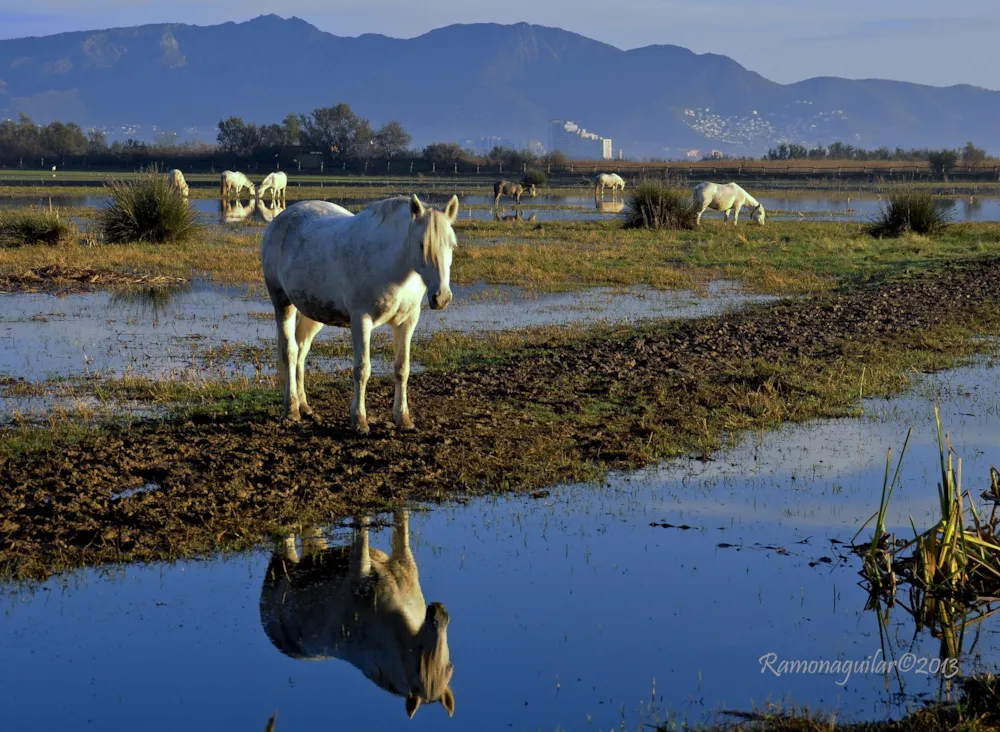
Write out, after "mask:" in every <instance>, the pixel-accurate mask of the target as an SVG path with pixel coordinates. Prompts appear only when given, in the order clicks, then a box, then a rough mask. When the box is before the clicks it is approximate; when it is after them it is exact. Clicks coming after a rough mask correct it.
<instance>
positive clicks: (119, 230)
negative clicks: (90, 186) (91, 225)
mask: <svg viewBox="0 0 1000 732" xmlns="http://www.w3.org/2000/svg"><path fill="white" fill-rule="evenodd" d="M98 220H99V221H100V224H101V229H102V231H103V233H104V241H105V242H106V243H108V244H131V243H133V242H138V243H148V244H162V243H173V242H184V241H188V240H190V239H191V238H193V237H194V236H195V235H196V234H197V233H198V231H199V229H200V228H201V227H200V226H199V224H198V221H197V219H196V216H195V212H194V209H192V208H191V206H190V205H189V203H188V201H187V199H185V198H184V196H182V195H181V194H180V193H179V192H178V191H177V190H175V189H174V188H172V187H171V186H170V183H169V182H168V181H167V177H166V176H165V175H161V174H160V173H159V172H158V171H156V170H155V169H151V170H148V171H146V172H145V173H144V174H142V175H141V176H139V177H138V178H133V179H124V180H113V181H110V182H109V183H108V201H107V203H106V204H104V206H103V207H102V208H101V211H100V213H99V215H98Z"/></svg>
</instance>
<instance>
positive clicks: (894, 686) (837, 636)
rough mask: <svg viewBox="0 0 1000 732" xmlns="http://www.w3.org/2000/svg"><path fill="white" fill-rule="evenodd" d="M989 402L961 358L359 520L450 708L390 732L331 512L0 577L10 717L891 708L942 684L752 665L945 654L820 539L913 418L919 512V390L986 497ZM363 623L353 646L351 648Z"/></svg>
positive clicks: (933, 462)
mask: <svg viewBox="0 0 1000 732" xmlns="http://www.w3.org/2000/svg"><path fill="white" fill-rule="evenodd" d="M998 389H1000V371H998V370H994V369H990V368H985V367H983V366H974V367H968V368H963V369H959V370H956V371H953V372H950V373H944V374H938V375H934V376H928V377H925V378H924V379H923V380H922V385H921V386H920V387H919V388H918V389H917V390H916V391H915V393H914V394H913V395H911V396H909V397H907V398H905V399H898V400H892V401H869V402H866V404H865V416H864V417H862V418H858V419H843V420H828V421H822V422H815V423H812V424H809V425H801V426H790V427H788V428H785V429H781V430H778V431H775V432H770V433H764V434H758V435H748V436H747V437H746V439H745V441H744V442H742V443H741V444H739V445H738V446H736V447H734V448H731V449H729V450H726V451H723V452H721V453H719V454H717V455H716V456H715V458H714V459H713V460H711V461H709V462H704V463H702V462H698V461H694V460H678V461H673V462H670V463H667V464H664V465H662V466H661V467H658V468H654V469H649V470H644V471H640V472H637V473H633V474H628V475H614V476H612V477H611V478H610V479H609V481H608V482H607V484H606V485H605V486H603V487H593V486H563V487H559V488H555V489H552V490H550V491H540V492H539V493H537V494H536V495H535V497H531V496H514V497H501V498H487V499H482V500H476V501H472V502H470V503H468V504H465V505H448V506H443V507H439V508H434V509H432V510H429V511H417V510H414V511H413V512H412V513H411V514H410V516H409V519H408V523H407V524H406V525H404V524H403V520H402V517H399V519H397V520H396V525H395V526H393V521H394V519H393V517H391V516H382V517H379V518H380V521H378V522H376V523H375V524H373V526H372V528H371V529H370V530H369V532H368V533H369V540H370V542H371V546H373V547H377V548H379V549H381V550H383V551H385V552H390V550H391V545H392V540H391V537H392V534H393V532H394V531H397V532H399V537H400V538H402V537H403V536H404V535H408V538H409V548H410V550H411V551H412V556H413V559H414V566H415V567H416V569H417V570H418V571H419V579H418V580H416V581H417V582H418V583H419V587H420V589H421V591H422V599H420V598H419V597H417V596H416V595H415V594H406V595H405V596H404V595H383V596H382V597H383V600H384V599H385V598H387V597H390V596H391V597H394V598H396V599H399V601H401V602H402V601H404V600H405V601H411V600H412V602H413V603H414V604H416V605H417V606H418V607H417V609H416V610H415V611H414V612H415V614H416V615H417V616H420V617H421V618H422V615H421V613H422V612H423V610H422V607H423V605H424V604H425V603H431V602H440V603H442V604H443V605H444V607H445V608H447V613H448V616H449V617H450V624H449V625H448V626H447V644H448V648H449V651H450V662H451V663H453V664H454V670H453V675H452V676H451V679H450V683H449V684H448V686H449V688H450V689H451V690H452V692H453V696H454V699H455V718H454V720H449V719H448V717H447V715H446V712H445V711H444V710H443V709H442V708H441V705H440V704H424V705H422V706H421V707H420V708H419V709H418V710H417V711H416V714H415V716H414V718H413V719H412V720H407V715H406V710H405V707H406V703H405V698H404V697H403V696H400V695H399V693H398V692H399V691H400V690H401V687H402V690H403V691H405V690H406V688H408V687H407V683H408V682H406V681H405V680H398V679H396V677H394V676H392V675H391V672H392V669H394V668H396V664H397V663H398V659H399V658H400V657H401V654H402V653H403V651H402V646H400V645H397V644H396V643H395V642H393V643H390V644H388V646H386V645H384V644H382V645H379V644H380V641H379V640H378V637H377V636H376V635H375V633H376V630H375V629H377V628H380V627H383V626H381V625H379V624H378V622H375V620H371V619H372V618H374V617H376V616H374V615H371V614H369V615H364V613H366V612H369V611H370V609H369V606H368V605H366V604H365V601H364V595H363V593H362V594H361V595H359V594H357V593H354V592H353V591H351V590H352V587H353V586H352V585H351V584H350V576H349V574H348V572H349V570H348V561H347V560H348V559H349V557H350V555H351V552H353V551H360V550H359V549H357V548H356V546H355V545H354V544H353V542H354V538H353V534H352V527H351V526H350V525H349V523H348V522H344V523H338V524H335V525H332V526H326V527H319V528H317V529H316V530H314V531H306V532H304V533H305V535H304V536H301V537H299V541H297V542H296V541H292V542H282V541H275V542H274V543H271V544H269V547H265V548H264V549H261V550H259V551H253V552H248V553H243V554H238V555H232V556H228V557H226V558H222V557H218V556H216V557H212V558H209V559H207V560H202V561H184V562H177V563H173V564H157V565H152V566H138V565H137V566H124V567H116V568H109V569H105V570H88V571H82V572H78V573H74V574H71V575H66V576H60V577H56V578H53V579H50V580H49V581H47V582H45V583H41V584H33V585H28V586H7V587H3V588H0V598H2V601H3V603H4V605H5V608H4V609H5V612H6V616H5V618H4V623H3V624H2V626H0V654H2V657H3V659H4V663H3V664H0V685H2V688H3V689H4V690H5V693H6V698H7V699H8V703H7V704H6V705H5V717H6V721H7V724H8V725H9V726H11V727H12V728H15V729H21V728H25V727H29V726H30V727H34V728H38V729H77V728H81V727H84V726H87V725H88V723H91V722H93V723H99V726H100V727H101V728H102V729H108V730H119V729H120V730H125V729H134V727H135V722H136V720H140V719H141V720H142V724H143V725H144V728H149V729H153V730H159V729H163V730H168V729H185V728H188V729H190V728H198V729H202V728H227V729H229V728H232V729H257V728H261V729H262V728H263V726H264V723H265V722H266V720H267V718H268V717H269V716H270V715H271V713H272V711H273V710H275V709H277V710H278V726H277V729H282V728H287V729H308V728H311V727H315V726H317V725H324V724H327V723H328V722H329V720H330V719H331V718H332V717H335V718H336V720H337V724H338V725H339V726H342V727H343V728H345V729H359V728H365V729H396V728H398V729H403V728H405V729H412V730H440V729H446V728H448V727H449V726H450V727H454V728H455V729H556V728H558V729H595V730H611V729H630V730H633V729H638V728H639V727H640V725H641V724H642V723H650V722H655V721H665V720H668V719H680V720H687V721H688V722H689V723H692V724H696V723H698V722H702V721H708V722H711V721H713V720H714V719H715V714H716V712H717V711H718V710H721V709H739V710H748V709H750V708H751V706H752V705H753V704H754V703H755V702H756V703H758V704H763V703H764V702H766V701H779V702H780V701H790V702H793V703H795V704H796V705H800V706H808V707H809V708H810V709H811V710H813V711H819V710H825V711H836V713H837V717H838V719H854V718H863V719H884V718H886V717H888V716H897V715H899V714H901V713H903V712H904V711H905V710H906V709H907V708H908V707H913V706H915V705H917V703H918V701H919V699H920V698H923V699H925V700H926V699H931V698H934V696H935V694H937V693H938V690H939V686H940V679H938V678H935V677H931V676H928V675H921V674H920V673H919V672H917V671H916V670H913V669H911V670H910V671H909V672H908V673H904V674H902V675H900V676H895V675H889V676H885V675H883V674H881V673H872V672H868V673H865V672H863V671H859V672H856V673H853V674H852V675H851V676H850V678H849V679H847V680H846V683H843V682H844V675H843V674H837V675H831V674H821V673H811V674H810V673H788V674H785V675H782V676H775V675H774V673H772V672H771V671H768V670H767V669H766V668H764V667H763V665H762V663H761V658H762V657H766V658H771V659H773V660H772V661H771V666H772V668H773V667H775V666H776V665H777V664H778V663H779V662H780V661H781V660H788V661H795V660H804V661H810V660H824V659H826V660H831V661H835V660H839V661H856V662H858V663H859V664H860V663H863V662H864V661H865V659H868V660H869V661H871V660H872V659H874V660H875V661H877V660H878V659H879V658H882V659H884V658H886V657H889V656H890V654H891V655H892V657H894V658H897V659H898V658H902V657H903V656H904V655H905V654H907V653H912V654H914V658H915V659H920V658H931V659H934V658H937V657H938V655H939V653H940V652H941V651H942V644H941V641H940V640H939V639H938V638H935V637H933V636H932V635H931V634H930V633H929V632H928V631H926V630H921V631H919V632H918V631H915V629H914V625H913V621H912V619H911V618H910V616H909V615H908V614H907V613H906V612H905V611H904V610H903V608H902V607H896V608H895V609H894V610H893V612H892V613H891V614H890V617H889V619H888V622H887V625H886V627H885V628H884V633H883V636H884V639H885V640H884V641H880V632H879V620H878V618H877V617H876V615H875V614H874V613H873V612H871V611H867V610H865V603H866V600H867V593H866V592H865V591H864V590H863V589H862V588H861V587H859V586H858V579H859V578H858V574H857V572H858V569H859V562H858V560H857V559H856V558H855V557H852V556H849V555H847V553H846V549H845V546H844V545H843V544H842V543H835V542H847V541H850V539H851V538H852V537H853V536H854V534H855V533H856V532H857V530H858V528H859V527H860V526H861V524H862V523H863V522H864V521H865V520H866V519H867V518H868V517H869V516H870V515H871V514H872V513H873V512H874V510H875V509H876V507H877V504H878V497H879V492H880V489H881V485H882V477H883V472H884V470H885V455H886V450H887V449H889V448H890V447H891V448H893V449H894V451H896V452H898V450H899V448H900V447H901V444H902V440H903V438H904V436H905V434H906V430H907V428H909V427H910V426H913V427H914V428H915V431H914V437H913V438H912V440H911V443H910V448H909V452H908V454H907V458H906V461H905V464H904V468H903V473H902V483H901V485H900V487H899V488H898V489H897V494H896V497H895V498H894V502H893V511H892V515H891V516H890V517H889V528H890V530H896V531H901V532H909V531H910V529H909V517H910V516H912V517H913V520H914V523H915V524H916V525H917V527H918V528H921V527H925V526H927V525H928V524H929V523H930V522H932V521H933V520H934V519H933V511H932V507H933V505H934V503H935V502H936V501H937V494H936V490H935V486H934V482H935V480H936V479H937V476H938V475H939V472H938V466H937V445H936V434H935V428H934V423H933V410H932V406H933V401H934V400H941V401H942V404H943V415H942V418H943V421H944V424H945V425H946V429H947V430H948V431H949V432H950V435H951V440H952V444H953V445H955V447H956V448H957V449H958V450H959V451H960V452H961V454H962V455H963V458H964V464H963V473H964V476H965V478H964V480H965V483H966V485H967V487H969V489H970V490H971V492H972V493H973V495H978V493H979V491H980V486H982V487H983V488H985V487H987V486H988V485H989V466H990V464H991V463H994V462H996V460H997V456H998V454H1000V417H998V412H997V409H996V396H995V395H996V394H997V393H998ZM358 537H359V538H360V534H359V535H358ZM357 546H360V545H357ZM399 546H400V547H402V546H403V544H402V543H401V542H400V543H399ZM400 566H401V567H402V566H403V565H402V564H401V565H400ZM406 571H409V570H406ZM361 617H367V618H369V620H371V622H372V623H374V624H373V625H370V626H367V627H368V628H369V629H370V630H369V632H366V633H364V634H361V633H354V634H351V633H348V635H346V636H345V635H344V634H345V632H346V630H345V629H349V628H353V627H354V626H353V625H351V624H352V623H353V622H356V618H361ZM441 617H442V618H443V616H441ZM379 622H382V621H379ZM996 623H997V620H996V618H988V619H986V620H985V621H983V622H982V623H980V624H979V625H976V626H974V627H969V628H968V629H967V630H966V634H965V637H964V639H963V641H962V644H963V645H962V648H963V651H964V654H963V655H962V656H961V658H960V666H961V670H962V671H963V672H966V673H968V672H972V671H974V670H975V669H977V668H992V667H994V666H995V664H996V663H997V662H998V661H1000V635H998V634H997V625H996ZM57 661H58V662H57ZM306 661H311V662H308V663H307V662H306ZM376 668H378V669H380V672H379V673H375V672H374V669H376ZM762 669H763V672H762ZM366 670H367V676H366V673H365V671H366ZM442 678H446V676H445V677H442ZM394 679H395V680H394ZM838 682H841V683H838ZM52 689H59V690H60V693H59V694H58V695H57V697H53V696H52V695H51V690H52ZM206 690H210V693H209V692H208V691H206ZM43 702H44V703H43ZM95 721H96V722H95Z"/></svg>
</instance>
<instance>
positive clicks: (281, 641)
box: [260, 511, 455, 718]
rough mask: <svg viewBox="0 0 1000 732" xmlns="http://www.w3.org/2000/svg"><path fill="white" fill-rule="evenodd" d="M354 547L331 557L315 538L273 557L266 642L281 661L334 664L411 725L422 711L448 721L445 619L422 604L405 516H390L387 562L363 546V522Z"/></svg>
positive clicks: (451, 702) (451, 707) (437, 607)
mask: <svg viewBox="0 0 1000 732" xmlns="http://www.w3.org/2000/svg"><path fill="white" fill-rule="evenodd" d="M360 524H361V525H360V527H357V526H356V528H355V532H354V537H353V541H352V543H351V546H349V547H347V546H337V547H328V546H327V544H326V540H325V539H323V537H322V535H321V534H320V532H319V531H318V530H315V529H313V530H310V531H307V532H306V533H304V534H303V541H302V556H301V557H300V556H299V553H298V550H297V548H296V546H295V537H294V536H292V537H291V538H289V539H286V540H285V543H284V546H283V547H282V548H281V549H280V550H278V551H276V552H275V554H274V556H272V558H271V564H270V566H269V567H268V569H267V576H266V577H265V578H264V587H263V589H262V590H261V595H260V619H261V624H262V625H263V626H264V631H265V632H266V633H267V637H268V638H270V639H271V642H272V643H273V644H274V646H275V648H277V649H278V650H279V651H281V652H282V653H284V654H285V655H286V656H290V657H291V658H296V659H301V660H324V659H328V658H339V659H342V660H344V661H347V662H348V663H350V664H351V665H353V666H355V667H356V668H358V669H360V670H361V672H362V673H364V675H365V676H367V677H368V678H369V679H371V680H372V681H374V682H375V683H376V684H378V685H379V686H380V687H382V688H383V689H385V690H386V691H388V692H390V693H392V694H396V695H397V696H402V697H405V698H406V713H407V714H408V715H409V716H410V717H411V718H412V717H413V715H414V714H415V713H416V711H417V709H418V708H419V707H420V705H421V704H422V703H424V702H438V701H439V702H441V705H442V706H443V707H444V708H445V710H447V712H448V716H451V715H452V714H454V713H455V695H454V694H453V693H452V690H451V687H450V686H449V684H450V682H451V677H452V674H453V673H454V670H455V669H454V666H452V664H451V661H450V658H449V653H448V622H449V617H448V611H447V610H445V608H444V605H442V604H441V603H438V602H433V603H431V604H430V605H426V604H425V603H424V596H423V593H422V592H421V591H420V581H419V577H418V575H417V564H416V561H414V559H413V554H412V553H411V552H410V535H409V516H408V514H407V513H406V512H405V511H399V512H397V513H396V514H395V516H394V520H393V530H392V552H391V554H389V555H388V556H386V554H385V553H384V552H382V551H379V550H378V549H375V548H371V547H369V546H368V521H367V519H364V520H362V521H361V522H360Z"/></svg>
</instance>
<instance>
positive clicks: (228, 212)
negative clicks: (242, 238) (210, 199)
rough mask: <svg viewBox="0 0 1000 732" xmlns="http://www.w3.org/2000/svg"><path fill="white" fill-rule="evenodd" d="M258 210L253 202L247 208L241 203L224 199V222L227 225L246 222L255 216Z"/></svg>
mask: <svg viewBox="0 0 1000 732" xmlns="http://www.w3.org/2000/svg"><path fill="white" fill-rule="evenodd" d="M256 208H257V207H256V206H255V204H254V202H253V201H250V202H249V203H248V204H247V205H246V206H244V205H243V204H242V203H240V202H239V201H229V200H226V199H223V201H222V221H223V222H224V223H226V224H238V223H240V222H242V221H246V220H247V219H248V218H250V217H251V216H252V215H253V212H254V211H255V210H256Z"/></svg>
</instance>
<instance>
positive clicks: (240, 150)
mask: <svg viewBox="0 0 1000 732" xmlns="http://www.w3.org/2000/svg"><path fill="white" fill-rule="evenodd" d="M411 140H412V138H411V137H410V133H408V132H407V131H406V130H405V129H403V125H401V124H400V123H399V122H398V121H396V120H391V121H389V122H386V123H385V124H384V125H382V126H381V127H379V128H378V129H375V128H373V127H372V125H371V123H370V122H369V121H368V120H367V119H366V118H365V117H361V116H359V115H357V114H355V113H354V112H353V111H352V110H351V107H350V105H347V104H344V103H343V102H341V103H340V104H336V105H334V106H332V107H319V108H318V109H314V110H313V111H312V113H311V114H309V115H304V114H299V115H296V114H288V115H286V116H285V119H284V120H283V121H282V122H281V123H280V124H269V125H259V124H255V123H253V122H244V121H243V119H242V118H240V117H229V118H228V119H224V120H222V121H221V122H219V134H218V136H217V138H216V142H217V143H218V149H219V151H220V152H222V153H224V154H228V155H233V156H236V157H243V158H249V157H261V156H262V155H267V154H268V153H272V154H273V153H275V152H277V151H278V150H280V149H281V148H284V147H287V146H290V145H302V146H304V147H309V148H313V149H316V150H321V151H323V153H324V155H326V156H329V158H330V159H331V160H332V161H335V162H355V161H359V160H362V161H367V160H371V159H372V158H383V159H384V158H388V159H390V160H391V159H392V158H394V157H396V156H397V155H400V154H401V153H404V152H406V151H407V150H408V149H409V147H410V141H411Z"/></svg>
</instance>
